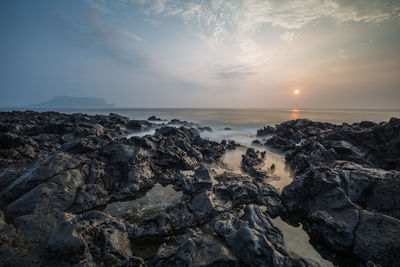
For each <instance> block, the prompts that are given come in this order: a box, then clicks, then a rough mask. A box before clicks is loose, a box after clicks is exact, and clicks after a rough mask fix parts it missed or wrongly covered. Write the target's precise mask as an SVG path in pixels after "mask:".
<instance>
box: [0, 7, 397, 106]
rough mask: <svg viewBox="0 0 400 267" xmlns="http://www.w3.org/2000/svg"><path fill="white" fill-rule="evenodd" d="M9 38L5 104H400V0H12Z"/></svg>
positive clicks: (1, 14)
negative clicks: (69, 100)
mask: <svg viewBox="0 0 400 267" xmlns="http://www.w3.org/2000/svg"><path fill="white" fill-rule="evenodd" d="M0 33H1V36H2V38H1V39H2V41H1V42H0V53H1V54H0V56H1V59H2V60H1V63H0V106H21V105H29V104H34V103H38V102H42V101H45V100H48V99H49V98H52V97H54V96H56V95H68V96H96V97H103V98H105V99H106V100H107V101H108V102H111V103H114V104H116V105H117V106H120V107H255V108H274V107H289V108H304V107H309V108H321V107H322V108H400V104H399V103H400V88H399V87H400V49H399V47H400V2H399V1H374V0H356V1H345V0H302V1H297V0H296V1H289V0H283V1H278V0H242V1H239V0H231V1H223V0H210V1H202V0H200V1H191V0H188V1H181V0H147V1H145V0H110V1H102V0H90V1H88V0H81V1H51V0H37V1H23V0H18V1H12V0H5V1H1V3H0ZM295 89H299V90H300V94H298V95H295V94H293V91H294V90H295Z"/></svg>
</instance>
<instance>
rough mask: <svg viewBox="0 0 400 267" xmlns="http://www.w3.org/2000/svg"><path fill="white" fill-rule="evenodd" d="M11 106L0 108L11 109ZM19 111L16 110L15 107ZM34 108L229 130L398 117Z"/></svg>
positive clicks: (392, 113)
mask: <svg viewBox="0 0 400 267" xmlns="http://www.w3.org/2000/svg"><path fill="white" fill-rule="evenodd" d="M11 110H12V109H1V111H11ZM17 110H20V109H17ZM34 110H36V111H49V110H51V111H58V112H63V113H86V114H89V115H95V114H103V115H108V114H109V113H117V114H120V115H123V116H126V117H129V118H130V119H136V120H137V119H147V118H148V117H150V116H153V115H154V116H156V117H158V118H161V119H165V120H171V119H180V120H187V121H192V122H196V123H199V124H200V125H202V126H211V127H213V128H215V129H218V128H219V127H223V128H224V127H230V128H232V129H240V128H242V129H243V128H250V129H258V128H260V127H263V126H266V125H271V126H273V125H275V124H278V123H281V122H284V121H287V120H294V119H303V118H307V119H310V120H313V121H320V122H329V123H334V124H342V123H354V122H360V121H364V120H368V121H374V122H381V121H387V120H389V119H390V118H392V117H397V118H398V117H400V109H387V110H383V109H380V110H373V109H370V110H368V109H223V108H204V109H203V108H193V109H191V108H111V109H95V108H93V109H92V108H91V109H85V108H82V109H80V108H76V109H75V108H62V109H61V108H56V109H48V108H38V109H34Z"/></svg>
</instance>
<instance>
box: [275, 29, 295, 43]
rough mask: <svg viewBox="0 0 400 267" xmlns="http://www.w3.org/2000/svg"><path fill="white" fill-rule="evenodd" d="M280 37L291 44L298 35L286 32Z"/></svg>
mask: <svg viewBox="0 0 400 267" xmlns="http://www.w3.org/2000/svg"><path fill="white" fill-rule="evenodd" d="M279 37H280V38H281V39H282V40H283V41H284V42H285V43H287V44H291V43H292V42H293V41H294V40H295V39H296V38H297V35H296V34H295V33H294V32H289V31H286V32H285V33H283V34H281V35H279Z"/></svg>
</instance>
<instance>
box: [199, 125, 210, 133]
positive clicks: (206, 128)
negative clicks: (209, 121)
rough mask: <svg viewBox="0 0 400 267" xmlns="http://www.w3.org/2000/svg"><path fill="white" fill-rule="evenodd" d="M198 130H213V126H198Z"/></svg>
mask: <svg viewBox="0 0 400 267" xmlns="http://www.w3.org/2000/svg"><path fill="white" fill-rule="evenodd" d="M198 130H199V131H200V132H212V129H211V127H209V126H205V127H198Z"/></svg>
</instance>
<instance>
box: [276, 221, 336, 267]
mask: <svg viewBox="0 0 400 267" xmlns="http://www.w3.org/2000/svg"><path fill="white" fill-rule="evenodd" d="M271 221H272V223H273V224H274V226H275V227H276V228H278V229H279V230H281V232H282V234H283V239H284V241H285V246H286V249H287V250H288V251H290V252H293V253H296V254H297V255H299V256H301V257H304V258H309V259H312V260H314V261H316V262H318V263H319V264H320V265H321V267H333V266H334V265H333V264H332V263H331V262H329V261H327V260H325V259H324V258H322V257H321V255H319V253H318V252H317V251H316V250H315V249H314V248H313V246H311V244H310V242H309V240H310V237H309V236H308V234H307V233H306V232H305V231H304V230H303V229H302V227H301V226H299V227H294V226H291V225H289V224H287V223H286V222H284V221H283V220H282V219H281V218H280V217H277V218H275V219H271Z"/></svg>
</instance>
